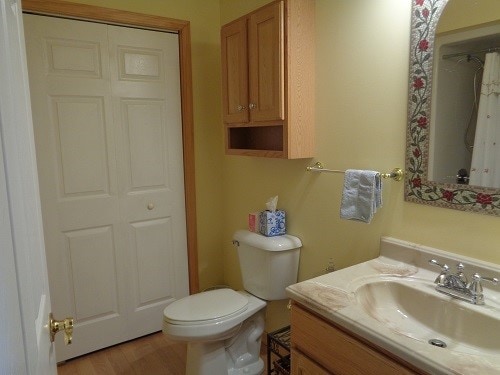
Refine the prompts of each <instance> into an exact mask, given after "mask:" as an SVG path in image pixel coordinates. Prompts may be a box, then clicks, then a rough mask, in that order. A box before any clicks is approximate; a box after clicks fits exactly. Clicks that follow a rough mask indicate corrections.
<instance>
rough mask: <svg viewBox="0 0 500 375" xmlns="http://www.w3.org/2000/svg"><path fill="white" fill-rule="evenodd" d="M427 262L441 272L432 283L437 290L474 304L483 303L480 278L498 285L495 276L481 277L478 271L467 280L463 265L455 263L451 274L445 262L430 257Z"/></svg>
mask: <svg viewBox="0 0 500 375" xmlns="http://www.w3.org/2000/svg"><path fill="white" fill-rule="evenodd" d="M429 263H430V264H432V265H434V266H438V267H441V273H440V274H439V275H438V277H437V278H436V280H435V281H434V283H435V284H436V290H437V291H438V292H441V293H444V294H447V295H449V296H452V297H455V298H458V299H461V300H464V301H467V302H470V303H473V304H475V305H484V295H483V286H482V283H481V282H482V280H486V281H489V282H491V283H492V284H494V285H498V283H499V280H498V278H496V277H481V276H480V275H479V274H478V273H474V275H472V281H470V282H469V281H468V280H467V277H466V276H465V274H464V272H463V271H464V268H465V267H464V265H463V264H462V263H458V264H457V272H456V273H455V274H451V273H450V272H449V270H450V268H449V267H448V265H446V264H440V263H439V262H438V261H437V260H435V259H431V260H429Z"/></svg>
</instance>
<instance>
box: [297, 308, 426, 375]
mask: <svg viewBox="0 0 500 375" xmlns="http://www.w3.org/2000/svg"><path fill="white" fill-rule="evenodd" d="M291 322H292V329H291V341H292V348H293V349H294V350H298V351H300V352H302V353H303V354H305V355H306V356H307V357H309V358H311V359H313V360H314V361H315V362H317V363H318V364H319V365H321V366H322V367H324V368H325V369H327V370H328V371H331V372H332V373H334V374H338V375H344V374H345V375H368V374H373V375H392V374H393V375H403V374H420V372H414V371H413V370H411V369H409V368H408V367H406V366H405V365H403V364H400V363H398V362H397V361H396V358H391V357H389V356H388V355H386V354H383V353H381V352H379V351H377V350H375V349H374V348H372V347H370V346H368V345H367V344H365V343H364V342H362V341H361V340H359V339H357V338H355V337H353V336H351V335H349V334H348V333H346V332H344V331H343V330H341V329H339V328H337V327H336V326H334V325H333V324H331V323H329V322H327V321H325V320H323V319H322V318H319V317H317V316H316V315H313V314H312V313H310V312H309V311H307V310H306V309H304V308H302V307H301V306H300V305H297V304H293V307H292V316H291ZM293 361H294V356H293V355H292V368H293ZM299 373H300V372H299Z"/></svg>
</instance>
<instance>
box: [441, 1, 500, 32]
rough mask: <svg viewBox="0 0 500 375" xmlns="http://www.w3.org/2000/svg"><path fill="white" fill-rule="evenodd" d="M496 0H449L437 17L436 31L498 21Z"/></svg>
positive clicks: (497, 3) (499, 9)
mask: <svg viewBox="0 0 500 375" xmlns="http://www.w3.org/2000/svg"><path fill="white" fill-rule="evenodd" d="M498 14H500V1H498V0H475V1H470V0H450V1H449V2H448V4H447V5H446V8H445V10H444V11H443V14H442V16H441V18H440V19H439V24H438V28H437V30H436V32H437V33H443V32H447V31H451V30H456V29H462V28H467V27H475V26H477V25H481V24H485V23H489V22H498Z"/></svg>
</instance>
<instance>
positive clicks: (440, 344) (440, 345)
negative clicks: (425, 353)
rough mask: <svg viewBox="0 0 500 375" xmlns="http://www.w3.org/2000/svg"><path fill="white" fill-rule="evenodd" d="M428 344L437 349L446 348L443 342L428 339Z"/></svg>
mask: <svg viewBox="0 0 500 375" xmlns="http://www.w3.org/2000/svg"><path fill="white" fill-rule="evenodd" d="M428 342H429V344H431V345H434V346H437V347H439V348H446V343H445V342H444V341H443V340H439V339H430V340H429V341H428Z"/></svg>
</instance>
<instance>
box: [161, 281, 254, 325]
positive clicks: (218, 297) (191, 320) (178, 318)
mask: <svg viewBox="0 0 500 375" xmlns="http://www.w3.org/2000/svg"><path fill="white" fill-rule="evenodd" d="M247 308H248V298H246V297H244V295H242V294H241V293H238V292H236V291H234V290H232V289H216V290H211V291H208V292H202V293H198V294H193V295H191V296H188V297H185V298H182V299H180V300H177V301H174V302H172V303H171V304H170V305H168V306H167V307H166V308H165V311H164V319H165V321H166V322H168V323H170V324H175V325H198V324H200V325H201V324H207V323H211V322H212V323H214V322H217V321H219V320H224V319H228V318H231V317H233V316H236V315H238V314H241V313H242V312H243V311H245V310H246V309H247Z"/></svg>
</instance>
